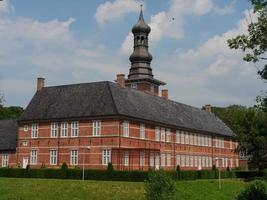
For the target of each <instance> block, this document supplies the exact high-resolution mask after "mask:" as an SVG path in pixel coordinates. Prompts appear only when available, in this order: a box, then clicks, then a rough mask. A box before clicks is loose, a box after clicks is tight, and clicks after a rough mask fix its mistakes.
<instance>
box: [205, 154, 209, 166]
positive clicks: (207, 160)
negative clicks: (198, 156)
mask: <svg viewBox="0 0 267 200" xmlns="http://www.w3.org/2000/svg"><path fill="white" fill-rule="evenodd" d="M205 159H206V167H209V157H208V156H206V158H205Z"/></svg>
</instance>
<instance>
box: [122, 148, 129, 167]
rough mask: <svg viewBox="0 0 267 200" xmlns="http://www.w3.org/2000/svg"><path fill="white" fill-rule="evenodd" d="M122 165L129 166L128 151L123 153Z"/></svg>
mask: <svg viewBox="0 0 267 200" xmlns="http://www.w3.org/2000/svg"><path fill="white" fill-rule="evenodd" d="M123 165H124V166H129V152H128V151H125V152H124V157H123Z"/></svg>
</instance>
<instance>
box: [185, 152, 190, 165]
mask: <svg viewBox="0 0 267 200" xmlns="http://www.w3.org/2000/svg"><path fill="white" fill-rule="evenodd" d="M189 162H190V159H189V156H188V155H186V156H185V166H186V167H189Z"/></svg>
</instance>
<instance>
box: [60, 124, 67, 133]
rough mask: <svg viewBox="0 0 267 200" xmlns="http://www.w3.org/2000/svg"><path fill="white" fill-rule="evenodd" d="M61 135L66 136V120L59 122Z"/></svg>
mask: <svg viewBox="0 0 267 200" xmlns="http://www.w3.org/2000/svg"><path fill="white" fill-rule="evenodd" d="M60 131H61V137H68V122H61V129H60Z"/></svg>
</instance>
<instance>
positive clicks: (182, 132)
mask: <svg viewBox="0 0 267 200" xmlns="http://www.w3.org/2000/svg"><path fill="white" fill-rule="evenodd" d="M184 143H185V138H184V131H181V144H184Z"/></svg>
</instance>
